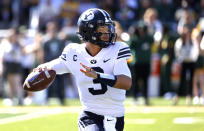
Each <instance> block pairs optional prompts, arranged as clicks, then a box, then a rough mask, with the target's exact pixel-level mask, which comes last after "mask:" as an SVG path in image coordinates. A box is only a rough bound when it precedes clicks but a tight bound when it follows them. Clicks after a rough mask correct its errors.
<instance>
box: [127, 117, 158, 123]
mask: <svg viewBox="0 0 204 131" xmlns="http://www.w3.org/2000/svg"><path fill="white" fill-rule="evenodd" d="M155 122H156V119H154V118H146V119H144V118H136V119H125V124H154V123H155Z"/></svg>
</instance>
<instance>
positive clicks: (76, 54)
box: [36, 8, 132, 131]
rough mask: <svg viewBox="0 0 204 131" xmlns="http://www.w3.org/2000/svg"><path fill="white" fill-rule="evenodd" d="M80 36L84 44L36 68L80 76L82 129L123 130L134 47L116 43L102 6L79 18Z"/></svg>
mask: <svg viewBox="0 0 204 131" xmlns="http://www.w3.org/2000/svg"><path fill="white" fill-rule="evenodd" d="M77 24H78V27H79V32H78V35H79V37H80V38H81V40H83V42H84V43H82V44H77V43H71V44H69V45H67V46H66V47H65V49H64V51H63V52H62V55H61V56H60V57H59V58H57V59H55V60H52V61H50V62H48V63H45V64H42V65H39V66H38V67H37V68H36V70H38V71H41V70H46V69H53V70H55V71H56V73H57V74H64V73H72V74H73V75H74V76H75V77H76V82H77V87H78V91H79V97H80V101H81V103H82V113H81V115H80V116H79V120H78V126H79V130H80V131H122V130H123V128H124V114H125V113H124V112H125V111H124V105H123V101H124V100H125V97H126V90H129V89H130V87H131V84H132V79H131V73H130V70H129V68H128V65H127V59H128V58H129V57H130V49H129V47H128V45H127V44H125V43H123V42H115V40H116V37H117V35H116V33H115V27H114V23H113V21H112V20H111V18H110V16H109V14H108V13H107V12H106V11H105V10H102V9H97V8H93V9H89V10H87V11H85V12H84V13H82V14H81V16H80V17H79V20H78V23H77Z"/></svg>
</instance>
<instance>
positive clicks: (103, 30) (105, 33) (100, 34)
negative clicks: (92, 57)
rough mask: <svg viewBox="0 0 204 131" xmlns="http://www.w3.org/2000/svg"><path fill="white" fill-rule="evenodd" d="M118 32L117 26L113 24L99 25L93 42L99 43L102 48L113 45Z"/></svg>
mask: <svg viewBox="0 0 204 131" xmlns="http://www.w3.org/2000/svg"><path fill="white" fill-rule="evenodd" d="M116 38H117V34H116V33H115V27H114V25H113V24H105V25H102V26H98V27H97V29H96V31H94V34H93V36H92V39H93V40H92V41H91V42H92V43H93V44H96V45H99V46H100V47H102V48H105V47H108V46H109V45H113V44H114V43H115V41H116Z"/></svg>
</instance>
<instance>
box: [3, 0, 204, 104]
mask: <svg viewBox="0 0 204 131" xmlns="http://www.w3.org/2000/svg"><path fill="white" fill-rule="evenodd" d="M89 8H102V9H104V10H106V11H107V12H108V13H109V14H110V15H111V17H112V19H113V20H114V22H115V27H116V32H117V34H118V38H117V41H123V42H126V43H127V44H128V45H129V46H130V48H131V53H132V57H131V58H130V59H129V60H128V64H129V67H130V69H131V73H132V79H133V85H132V88H131V90H130V91H128V92H127V96H128V97H131V98H133V101H134V104H135V105H152V103H151V101H150V99H152V98H153V97H162V98H163V99H169V100H171V101H172V103H171V104H172V105H177V104H178V101H179V97H181V96H182V97H186V99H185V104H186V105H192V104H194V105H204V37H203V36H204V0H196V1H195V0H103V1H102V0H1V1H0V98H1V99H3V101H2V102H3V104H4V105H6V106H12V105H30V104H36V105H47V104H49V101H50V99H53V98H56V100H57V102H58V103H59V104H60V105H66V104H67V103H66V101H65V100H66V99H77V98H78V92H77V89H76V84H75V78H74V77H73V76H72V75H70V74H64V75H61V76H57V77H56V79H55V81H54V83H53V84H52V85H51V86H50V87H49V88H48V89H46V90H43V91H40V92H36V93H31V92H25V91H24V90H23V89H22V84H23V82H24V80H25V78H26V77H27V75H28V74H29V73H30V72H31V71H32V69H33V68H35V67H37V65H39V64H41V63H44V62H47V61H50V60H52V59H55V58H58V57H59V55H61V52H62V50H63V48H64V47H65V46H66V45H68V44H69V43H72V42H74V43H79V44H80V43H81V41H80V40H79V38H78V36H77V35H76V32H77V20H78V17H79V15H80V14H81V13H82V12H83V11H85V10H87V9H89Z"/></svg>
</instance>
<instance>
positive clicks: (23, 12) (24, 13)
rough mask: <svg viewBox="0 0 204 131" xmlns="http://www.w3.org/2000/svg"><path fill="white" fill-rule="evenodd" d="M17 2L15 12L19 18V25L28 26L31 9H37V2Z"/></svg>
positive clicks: (35, 0) (31, 0) (23, 0)
mask: <svg viewBox="0 0 204 131" xmlns="http://www.w3.org/2000/svg"><path fill="white" fill-rule="evenodd" d="M17 1H18V2H19V7H17V8H18V10H19V11H17V12H18V16H19V18H16V19H19V25H20V26H21V25H25V26H27V27H28V26H29V20H30V15H31V12H32V9H33V8H34V7H37V5H38V2H39V0H17Z"/></svg>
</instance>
